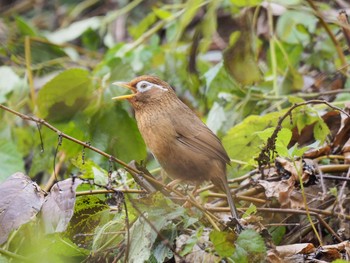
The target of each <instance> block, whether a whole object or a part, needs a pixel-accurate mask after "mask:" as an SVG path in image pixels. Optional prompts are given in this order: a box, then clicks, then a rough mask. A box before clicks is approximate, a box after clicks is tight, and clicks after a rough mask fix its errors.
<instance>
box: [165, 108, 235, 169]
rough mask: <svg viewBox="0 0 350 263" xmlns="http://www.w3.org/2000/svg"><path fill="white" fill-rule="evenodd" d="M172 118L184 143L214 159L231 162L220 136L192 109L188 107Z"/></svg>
mask: <svg viewBox="0 0 350 263" xmlns="http://www.w3.org/2000/svg"><path fill="white" fill-rule="evenodd" d="M179 116H182V118H181V117H180V118H179ZM171 120H172V123H173V125H174V127H175V130H176V133H177V140H178V141H179V142H181V143H182V144H183V145H185V146H186V147H188V148H189V149H191V150H192V151H194V152H197V153H205V154H206V155H208V156H209V157H211V158H213V159H220V160H222V161H223V162H225V163H227V164H229V163H230V158H229V157H228V155H227V153H226V151H225V149H224V147H223V146H222V144H221V142H220V140H219V138H218V137H216V135H215V134H214V133H213V132H212V131H211V130H210V129H209V128H208V127H207V126H206V125H205V124H204V123H203V122H202V121H201V120H200V119H199V118H198V117H197V116H196V115H195V114H194V113H193V112H192V111H191V110H190V109H188V108H187V109H186V110H185V112H184V114H178V115H177V116H174V115H172V116H171Z"/></svg>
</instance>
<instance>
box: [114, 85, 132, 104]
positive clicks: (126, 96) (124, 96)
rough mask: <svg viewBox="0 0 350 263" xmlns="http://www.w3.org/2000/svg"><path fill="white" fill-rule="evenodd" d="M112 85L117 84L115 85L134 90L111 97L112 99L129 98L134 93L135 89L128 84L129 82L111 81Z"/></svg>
mask: <svg viewBox="0 0 350 263" xmlns="http://www.w3.org/2000/svg"><path fill="white" fill-rule="evenodd" d="M112 85H117V86H120V87H123V88H127V89H129V90H131V91H132V92H134V93H133V94H128V95H122V96H117V97H113V98H112V100H126V99H131V98H132V97H134V96H135V95H136V89H135V88H134V87H132V86H130V85H129V83H127V82H114V83H112Z"/></svg>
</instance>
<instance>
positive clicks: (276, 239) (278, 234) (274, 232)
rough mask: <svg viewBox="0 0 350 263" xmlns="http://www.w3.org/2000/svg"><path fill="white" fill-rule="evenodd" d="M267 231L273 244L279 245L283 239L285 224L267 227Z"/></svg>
mask: <svg viewBox="0 0 350 263" xmlns="http://www.w3.org/2000/svg"><path fill="white" fill-rule="evenodd" d="M269 233H270V235H271V237H272V241H273V243H274V244H275V245H279V244H280V243H281V241H282V240H283V237H284V234H285V233H286V227H285V226H273V227H270V228H269Z"/></svg>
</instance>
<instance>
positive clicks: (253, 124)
mask: <svg viewBox="0 0 350 263" xmlns="http://www.w3.org/2000/svg"><path fill="white" fill-rule="evenodd" d="M282 114H283V112H273V113H270V114H266V115H265V116H255V115H252V116H249V117H248V118H246V119H245V120H244V121H243V122H242V123H240V124H238V125H236V126H235V127H233V128H232V129H231V130H229V132H228V133H227V135H226V136H225V137H224V138H223V140H222V142H223V144H224V146H225V149H226V150H227V152H228V154H229V156H230V157H231V158H233V159H238V160H241V161H250V160H251V159H252V158H254V157H255V156H256V155H257V154H258V153H259V152H260V151H261V146H262V144H263V143H264V141H263V140H262V139H260V137H259V136H258V134H257V132H259V131H263V130H265V129H267V128H270V127H276V123H277V121H278V118H279V117H280V116H281V115H282Z"/></svg>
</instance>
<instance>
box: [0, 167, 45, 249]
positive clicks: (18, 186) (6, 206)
mask: <svg viewBox="0 0 350 263" xmlns="http://www.w3.org/2000/svg"><path fill="white" fill-rule="evenodd" d="M43 202H44V192H43V191H42V190H41V189H40V187H39V186H38V185H37V184H36V183H35V182H33V181H32V180H31V179H30V178H29V177H28V176H26V175H25V174H23V173H15V174H13V175H11V176H10V177H9V178H8V179H7V180H6V181H4V182H3V183H2V184H0V244H2V243H4V242H5V241H6V240H7V237H8V235H9V234H10V232H11V231H12V230H14V229H17V228H18V227H19V226H21V225H23V224H25V223H27V222H28V221H30V220H31V219H32V218H33V217H34V216H35V215H36V214H37V213H38V212H39V211H40V208H41V206H42V204H43Z"/></svg>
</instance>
